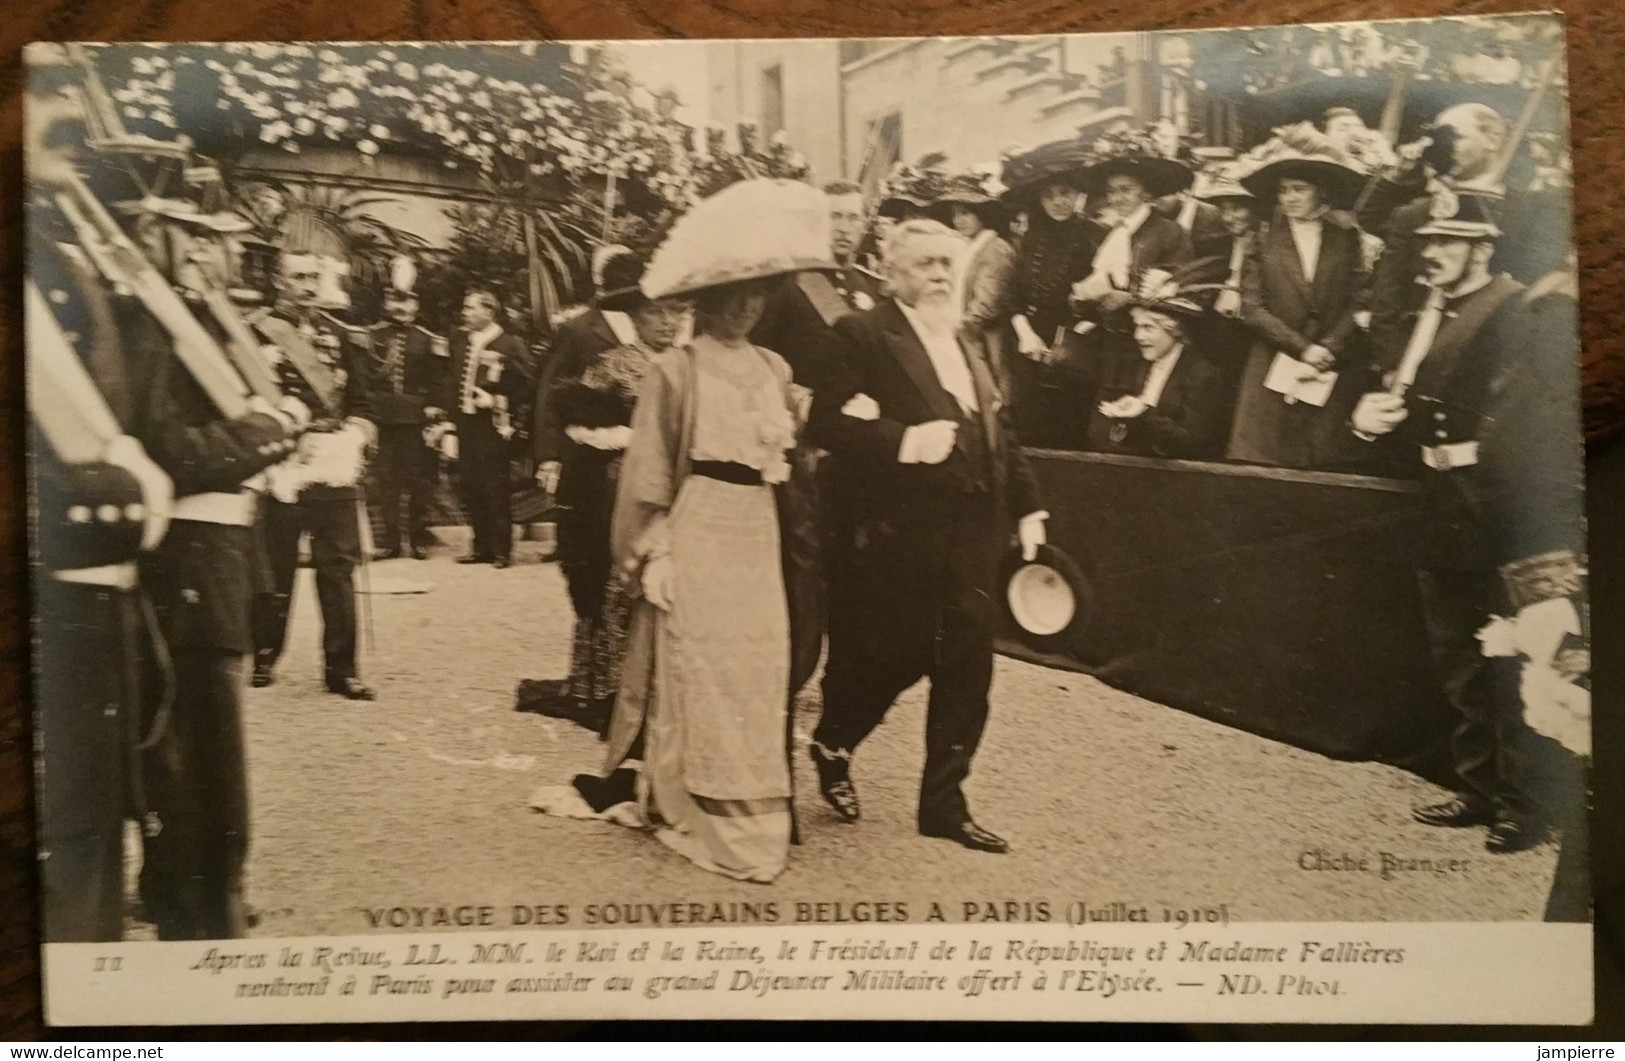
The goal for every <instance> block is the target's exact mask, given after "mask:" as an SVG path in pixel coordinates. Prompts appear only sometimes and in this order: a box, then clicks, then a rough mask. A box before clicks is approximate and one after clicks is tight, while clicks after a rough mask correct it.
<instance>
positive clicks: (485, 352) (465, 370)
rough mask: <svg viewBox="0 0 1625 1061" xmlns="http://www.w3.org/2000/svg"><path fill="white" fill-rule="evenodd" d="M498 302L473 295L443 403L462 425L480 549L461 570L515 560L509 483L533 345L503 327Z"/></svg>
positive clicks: (460, 442)
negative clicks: (515, 409)
mask: <svg viewBox="0 0 1625 1061" xmlns="http://www.w3.org/2000/svg"><path fill="white" fill-rule="evenodd" d="M498 308H499V307H498V303H497V298H496V296H495V295H493V294H492V293H491V292H489V291H483V290H475V291H470V292H469V293H468V294H467V295H466V296H465V297H464V298H463V327H462V329H461V330H460V331H459V332H458V333H457V335H456V337H455V338H453V339H452V343H451V370H450V371H449V372H448V373H447V375H446V378H445V384H444V390H443V392H442V397H441V399H440V402H439V405H440V407H441V408H443V409H446V410H448V411H450V413H451V418H452V423H453V424H455V425H456V427H457V451H458V453H457V461H458V483H459V485H460V486H461V488H462V497H463V510H464V511H465V512H466V513H467V515H468V522H469V525H470V527H471V529H472V530H473V532H474V544H473V548H472V550H471V551H470V552H469V553H468V555H467V556H463V557H459V558H458V561H457V562H458V563H460V564H490V565H491V566H492V567H495V568H497V569H498V570H500V569H502V568H505V567H507V566H508V564H509V561H510V558H511V557H512V555H513V516H512V511H513V493H512V488H511V486H510V485H509V482H508V440H509V439H510V438H512V437H513V424H512V420H511V417H510V414H509V412H508V410H509V408H510V407H511V406H512V405H514V404H517V403H518V402H519V401H521V400H523V399H524V398H526V397H528V396H529V395H531V394H533V393H534V392H535V387H536V381H535V377H534V376H533V375H532V374H531V372H530V365H529V358H528V355H527V353H526V350H525V344H524V343H523V342H521V341H520V340H519V338H518V337H517V336H513V335H509V334H508V333H507V332H506V331H504V330H503V327H502V325H501V324H499V323H498V322H497V312H498Z"/></svg>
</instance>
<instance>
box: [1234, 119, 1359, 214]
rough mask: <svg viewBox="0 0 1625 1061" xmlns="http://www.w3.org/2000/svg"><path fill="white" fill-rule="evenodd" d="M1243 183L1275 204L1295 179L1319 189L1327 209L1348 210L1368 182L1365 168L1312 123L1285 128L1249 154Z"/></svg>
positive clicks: (1277, 131) (1261, 197) (1244, 162)
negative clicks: (1285, 182)
mask: <svg viewBox="0 0 1625 1061" xmlns="http://www.w3.org/2000/svg"><path fill="white" fill-rule="evenodd" d="M1242 161H1243V164H1244V165H1245V167H1246V171H1245V173H1244V174H1243V175H1242V177H1241V183H1242V184H1243V185H1245V186H1246V187H1247V188H1248V189H1249V190H1250V191H1251V192H1252V193H1253V194H1254V195H1256V196H1258V197H1259V198H1260V199H1266V200H1270V201H1273V200H1274V199H1275V194H1276V187H1277V185H1279V184H1280V182H1281V181H1282V180H1285V179H1287V178H1296V179H1298V180H1304V181H1308V182H1309V183H1310V184H1313V185H1314V186H1315V187H1316V188H1319V189H1320V192H1321V197H1322V199H1323V200H1324V203H1325V205H1326V206H1329V207H1331V208H1333V209H1347V208H1349V207H1350V206H1352V205H1353V204H1354V202H1355V200H1357V199H1359V197H1360V192H1361V190H1362V189H1364V187H1365V185H1366V181H1367V180H1368V178H1369V175H1368V174H1367V172H1366V170H1365V168H1364V167H1363V166H1362V165H1361V164H1360V163H1359V162H1358V161H1357V160H1356V159H1355V158H1354V156H1352V155H1350V154H1349V153H1348V152H1346V151H1344V150H1343V149H1342V148H1341V147H1339V146H1338V145H1337V143H1336V142H1335V141H1333V140H1332V139H1331V138H1330V137H1329V136H1327V135H1326V134H1325V133H1323V132H1321V131H1320V130H1319V129H1316V128H1315V127H1314V126H1313V125H1311V124H1310V123H1309V122H1299V123H1298V124H1297V125H1289V126H1283V127H1282V128H1279V129H1276V130H1275V135H1274V136H1272V137H1271V138H1270V139H1269V140H1267V141H1265V142H1264V143H1262V144H1260V145H1258V146H1257V147H1255V148H1254V149H1253V150H1251V151H1249V152H1248V153H1247V155H1246V157H1245V158H1244V159H1243V160H1242Z"/></svg>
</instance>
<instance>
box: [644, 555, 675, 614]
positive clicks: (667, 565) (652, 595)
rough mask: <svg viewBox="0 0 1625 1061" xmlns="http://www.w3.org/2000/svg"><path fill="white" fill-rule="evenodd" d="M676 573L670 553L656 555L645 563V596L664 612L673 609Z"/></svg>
mask: <svg viewBox="0 0 1625 1061" xmlns="http://www.w3.org/2000/svg"><path fill="white" fill-rule="evenodd" d="M676 574H677V573H676V570H675V569H674V568H673V567H672V560H671V556H670V555H665V556H657V557H654V558H653V559H651V560H650V561H649V562H648V563H646V564H644V565H643V578H642V583H643V596H644V598H645V599H646V600H648V602H649V603H650V604H653V605H654V606H655V607H656V608H659V609H660V610H661V611H663V612H669V611H671V605H672V597H673V590H674V589H675V588H676Z"/></svg>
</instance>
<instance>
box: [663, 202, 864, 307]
mask: <svg viewBox="0 0 1625 1061" xmlns="http://www.w3.org/2000/svg"><path fill="white" fill-rule="evenodd" d="M829 243H830V220H829V200H828V199H827V198H826V197H825V195H824V193H823V192H820V191H819V190H818V189H816V188H814V187H812V186H811V185H809V184H803V183H802V182H800V181H790V180H771V179H766V178H758V179H754V180H746V181H740V182H739V183H738V184H732V185H729V186H728V187H726V188H724V189H723V190H722V191H720V192H718V193H717V194H715V195H713V196H711V197H710V198H709V199H704V200H701V201H700V202H699V203H698V204H697V205H696V206H695V207H694V208H693V209H692V210H690V211H689V212H688V213H686V214H684V215H683V216H682V217H680V218H678V219H677V223H676V224H674V225H673V226H672V228H671V231H670V233H668V234H667V236H666V239H665V241H664V242H662V243H661V244H660V246H659V247H658V248H657V249H656V250H655V252H654V256H653V257H652V258H651V259H650V261H649V268H648V269H647V270H646V271H645V272H644V274H643V282H642V285H641V286H642V289H643V293H644V294H645V295H647V296H648V297H650V298H653V299H660V298H671V297H673V296H676V295H687V294H691V293H693V292H695V291H699V290H702V289H704V288H708V287H719V286H721V285H723V284H731V283H737V282H739V281H741V280H759V279H763V278H766V277H770V276H782V275H784V274H786V273H798V272H801V271H803V270H807V269H834V268H835V267H836V265H835V260H834V258H833V257H832V255H831V252H830V248H829Z"/></svg>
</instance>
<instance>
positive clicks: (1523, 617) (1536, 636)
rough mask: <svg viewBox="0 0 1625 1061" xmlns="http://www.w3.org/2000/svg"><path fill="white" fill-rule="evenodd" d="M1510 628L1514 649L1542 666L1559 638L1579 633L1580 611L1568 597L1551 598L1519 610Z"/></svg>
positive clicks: (1554, 650) (1558, 641)
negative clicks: (1512, 632) (1511, 629)
mask: <svg viewBox="0 0 1625 1061" xmlns="http://www.w3.org/2000/svg"><path fill="white" fill-rule="evenodd" d="M1513 628H1514V634H1513V644H1514V645H1516V646H1517V649H1518V651H1519V652H1520V653H1522V654H1523V655H1524V656H1525V657H1527V658H1528V659H1529V661H1530V662H1531V663H1536V664H1540V665H1542V666H1545V665H1547V664H1550V663H1551V662H1552V659H1553V657H1555V656H1556V655H1557V646H1559V645H1561V644H1562V643H1563V638H1565V637H1567V636H1568V635H1569V634H1578V633H1579V632H1580V613H1579V612H1578V611H1577V610H1576V609H1575V607H1574V602H1573V601H1572V600H1570V599H1569V598H1567V597H1554V598H1553V599H1551V600H1543V601H1537V602H1535V603H1534V604H1530V605H1526V606H1525V607H1524V608H1522V609H1520V610H1519V612H1518V618H1517V620H1516V621H1515V622H1514V623H1513Z"/></svg>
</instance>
